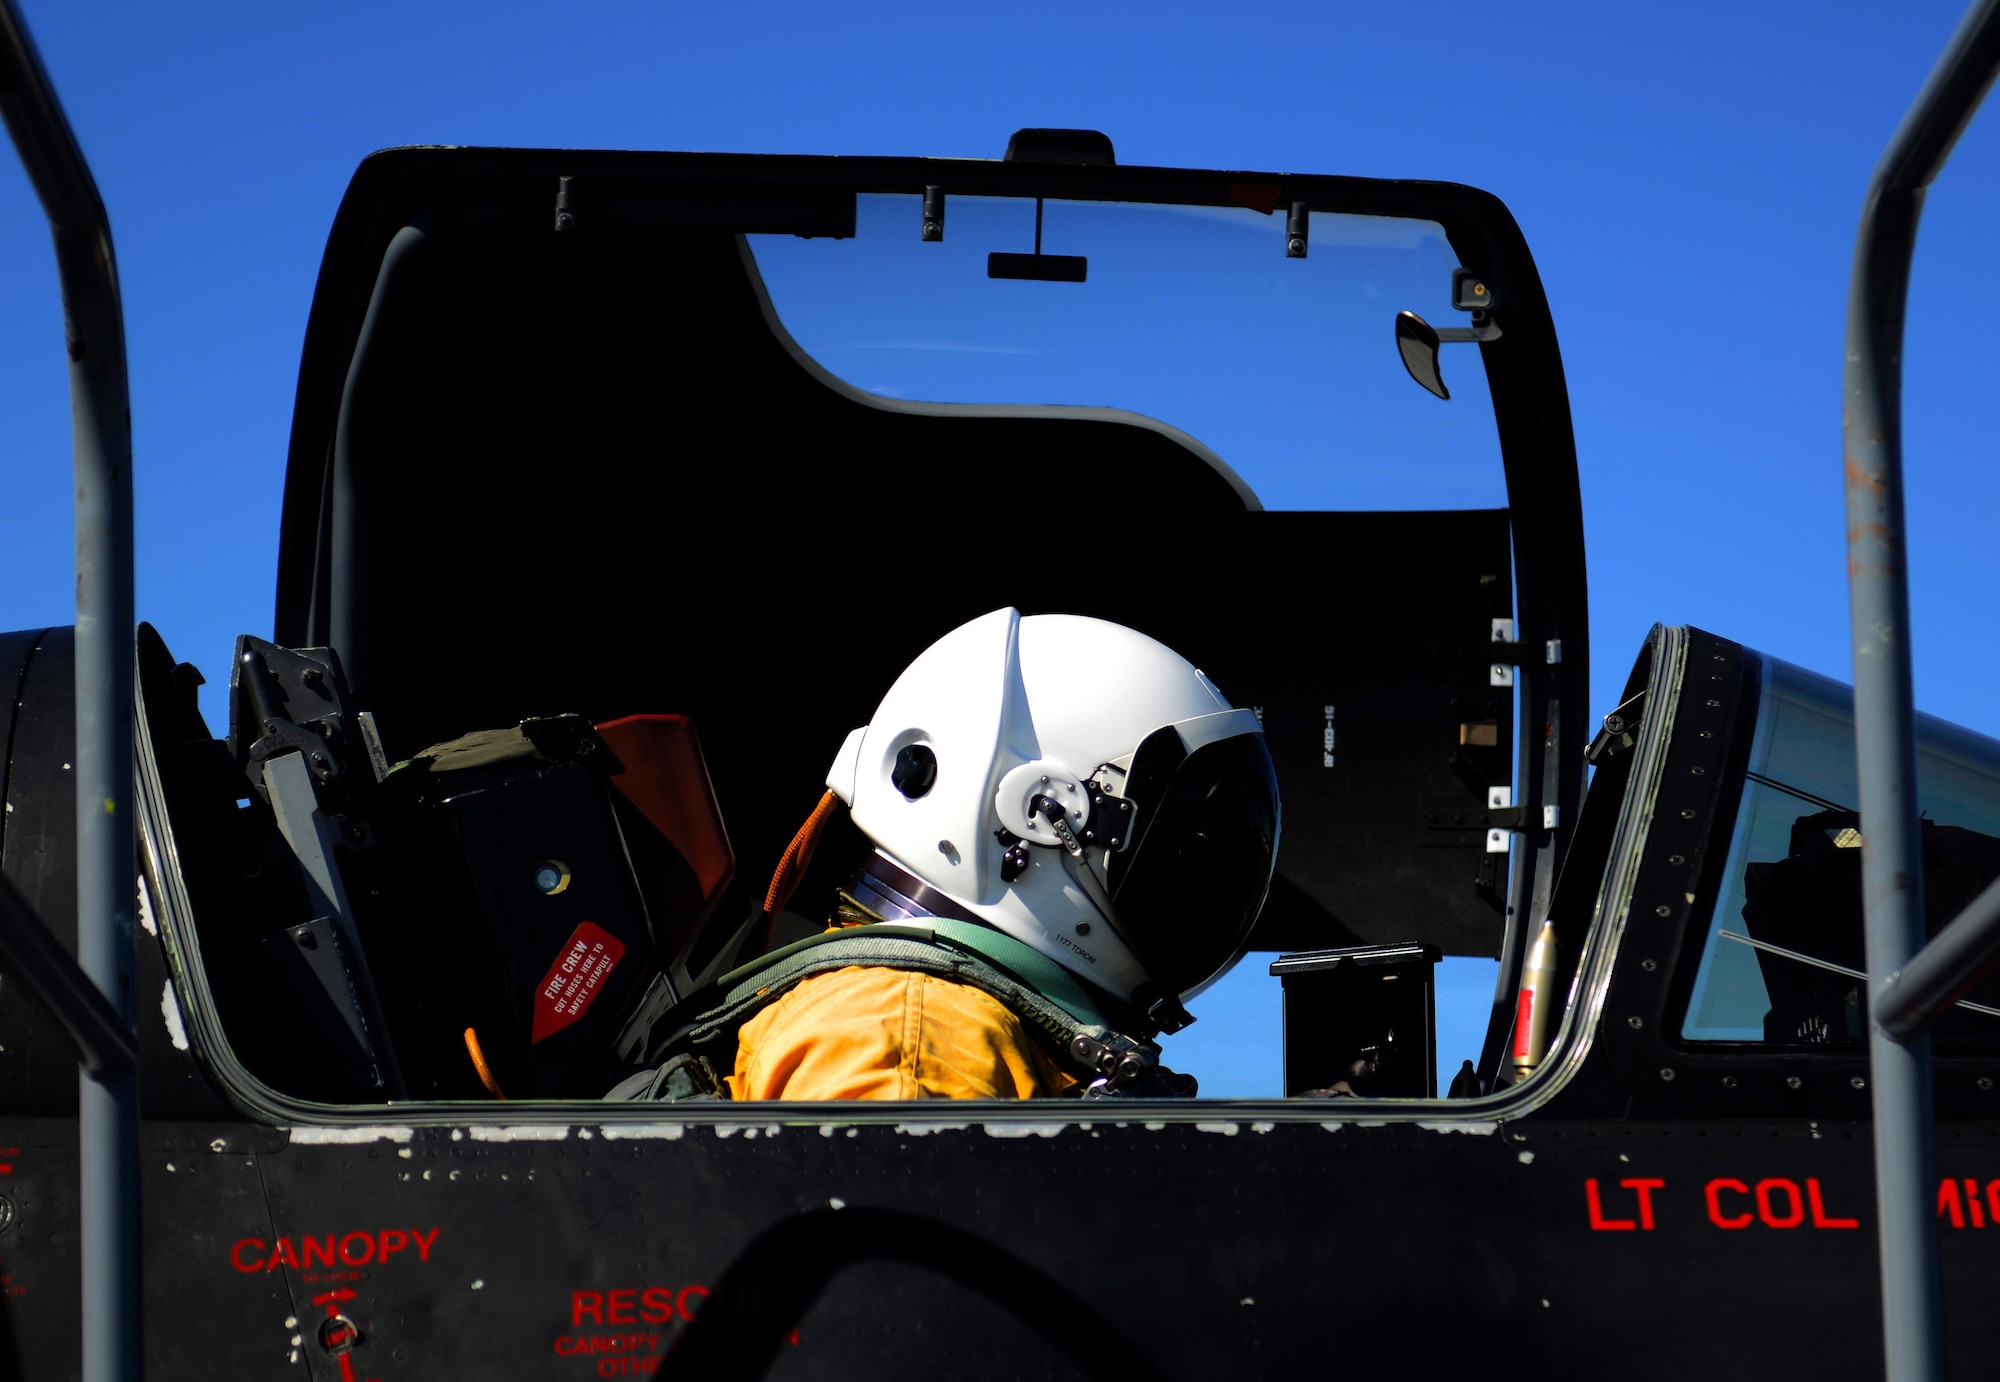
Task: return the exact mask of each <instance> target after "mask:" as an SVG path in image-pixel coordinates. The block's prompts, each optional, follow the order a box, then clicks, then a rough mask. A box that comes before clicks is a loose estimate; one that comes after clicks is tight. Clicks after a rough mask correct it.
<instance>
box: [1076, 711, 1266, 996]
mask: <svg viewBox="0 0 2000 1382" xmlns="http://www.w3.org/2000/svg"><path fill="white" fill-rule="evenodd" d="M1125 795H1126V796H1127V797H1128V798H1129V799H1130V800H1131V801H1132V802H1133V803H1134V804H1135V805H1136V806H1137V808H1138V838H1137V839H1136V840H1134V841H1133V843H1132V844H1131V846H1130V847H1129V848H1127V849H1124V850H1122V851H1120V852H1118V853H1116V854H1113V855H1111V856H1110V858H1109V861H1108V866H1107V880H1106V881H1107V882H1108V884H1109V887H1110V892H1111V901H1112V903H1113V904H1114V905H1115V906H1116V908H1117V910H1118V920H1119V929H1120V930H1121V931H1122V932H1123V934H1124V937H1125V943H1126V944H1127V945H1129V946H1131V947H1132V949H1133V951H1134V953H1136V954H1137V955H1138V957H1139V961H1140V963H1142V964H1144V965H1145V966H1146V971H1147V973H1148V975H1149V976H1150V977H1151V978H1152V979H1153V981H1154V982H1155V983H1157V984H1159V986H1160V987H1161V988H1162V989H1165V990H1166V991H1168V992H1170V993H1175V994H1186V993H1190V992H1192V991H1194V990H1196V989H1198V988H1200V987H1201V986H1202V985H1204V984H1206V983H1207V982H1208V981H1209V980H1210V979H1212V978H1214V977H1215V976H1216V975H1217V974H1219V973H1220V972H1221V971H1222V970H1223V969H1225V968H1227V967H1228V966H1229V965H1230V964H1232V963H1234V962H1235V960H1236V958H1237V957H1238V956H1239V955H1241V954H1242V953H1243V944H1244V942H1245V941H1246V940H1247V939H1248V938H1249V935H1250V927H1251V924H1252V923H1253V922H1255V921H1256V920H1257V913H1258V911H1259V910H1260V909H1261V908H1262V907H1263V905H1264V894H1265V892H1266V891H1267V890H1268V889H1269V888H1270V886H1271V868H1272V865H1273V864H1274V863H1275V862H1276V859H1277V854H1278V816H1279V812H1278V774H1277V770H1276V769H1275V768H1273V767H1272V765H1271V750H1270V747H1269V745H1267V744H1266V743H1265V742H1264V736H1263V735H1262V734H1255V733H1252V734H1237V735H1234V736H1232V737H1230V738H1227V739H1218V740H1216V741H1214V742H1212V743H1209V744H1204V745H1203V746H1202V747H1200V748H1198V749H1196V750H1195V751H1194V752H1192V753H1189V752H1188V750H1187V747H1186V745H1185V744H1184V743H1183V742H1182V739H1181V736H1180V732H1179V731H1178V730H1176V729H1175V728H1174V727H1173V726H1171V725H1169V726H1167V727H1165V728H1163V729H1158V730H1155V731H1154V732H1153V733H1151V734H1149V735H1147V736H1146V738H1145V740H1144V741H1143V742H1142V743H1141V744H1140V745H1139V748H1138V751H1137V752H1135V753H1134V754H1133V755H1132V767H1131V771H1130V772H1129V773H1128V774H1127V775H1126V779H1125Z"/></svg>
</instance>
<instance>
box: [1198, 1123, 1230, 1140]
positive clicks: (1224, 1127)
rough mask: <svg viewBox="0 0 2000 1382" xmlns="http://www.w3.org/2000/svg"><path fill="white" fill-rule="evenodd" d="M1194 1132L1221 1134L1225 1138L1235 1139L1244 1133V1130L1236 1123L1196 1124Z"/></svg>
mask: <svg viewBox="0 0 2000 1382" xmlns="http://www.w3.org/2000/svg"><path fill="white" fill-rule="evenodd" d="M1194 1130H1195V1131H1196V1132H1212V1133H1219V1134H1221V1135H1222V1136H1223V1137H1234V1136H1236V1134H1237V1133H1239V1132H1241V1131H1242V1128H1241V1127H1240V1126H1239V1125H1238V1124H1235V1123H1196V1124H1195V1125H1194Z"/></svg>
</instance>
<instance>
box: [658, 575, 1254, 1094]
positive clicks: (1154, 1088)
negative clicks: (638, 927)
mask: <svg viewBox="0 0 2000 1382" xmlns="http://www.w3.org/2000/svg"><path fill="white" fill-rule="evenodd" d="M827 786H828V788H829V792H828V797H827V799H826V801H825V802H823V803H822V809H821V810H820V811H816V812H815V813H814V817H813V820H812V821H809V822H808V825H807V827H806V829H805V830H802V831H801V832H800V838H799V839H797V840H795V841H794V842H793V847H792V849H791V850H790V851H788V852H787V859H786V863H785V864H783V865H781V866H780V869H779V878H778V879H777V880H774V883H773V887H772V896H771V897H770V898H767V901H766V909H767V910H768V911H771V912H772V913H773V914H774V915H775V913H776V911H777V910H778V909H780V908H781V907H782V905H783V896H784V893H785V892H786V891H787V883H786V879H787V877H788V874H789V876H790V877H796V875H797V874H798V873H799V872H802V871H803V863H804V861H805V859H807V858H809V857H810V853H811V849H812V845H813V843H814V841H815V838H816V834H817V830H818V828H819V826H820V825H821V824H822V823H823V822H824V820H825V818H826V816H827V815H828V813H829V811H830V810H831V809H834V808H835V807H836V806H837V804H838V803H845V804H846V805H847V806H848V808H849V809H850V810H851V811H852V813H853V820H854V823H855V824H856V826H858V827H859V829H860V830H861V832H862V833H863V834H864V835H865V836H866V837H867V839H868V840H869V842H870V844H871V846H872V849H871V851H870V852H869V854H868V855H867V856H866V857H865V858H864V860H863V861H862V862H861V864H860V866H859V868H858V869H857V870H856V871H855V873H854V874H853V876H852V877H851V878H850V879H849V881H848V883H847V885H846V886H845V887H844V888H842V889H841V890H840V893H839V898H838V902H837V905H836V908H835V911H834V917H833V925H832V926H830V927H829V929H828V930H827V932H826V933H824V934H822V935H821V936H818V937H815V938H812V939H809V940H806V941H802V942H799V943H798V944H796V945H792V946H787V947H784V948H782V949H780V950H778V951H775V952H773V953H772V954H770V955H767V956H765V957H763V958H762V959H761V960H759V961H756V962H753V963H752V964H751V965H748V966H745V967H744V968H742V969H739V970H738V971H736V973H735V974H734V975H732V976H728V977H727V978H726V979H725V981H724V982H723V984H722V986H721V988H720V989H719V990H718V991H717V992H716V993H714V994H713V995H711V996H710V997H709V999H708V1000H707V1003H706V1006H705V1007H704V1008H703V1010H702V1012H701V1014H700V1016H699V1017H698V1018H697V1019H696V1020H694V1021H692V1022H690V1023H685V1024H683V1025H682V1026H681V1028H680V1032H679V1035H678V1036H677V1037H676V1038H675V1039H674V1040H673V1041H671V1042H669V1043H668V1045H667V1047H666V1048H665V1049H664V1054H665V1055H667V1056H669V1057H670V1059H668V1060H666V1061H665V1062H664V1063H663V1064H662V1066H661V1067H660V1070H659V1073H658V1075H657V1076H656V1078H655V1079H654V1080H653V1081H652V1084H651V1086H650V1088H649V1090H648V1091H646V1092H643V1093H642V1092H640V1091H637V1090H633V1091H632V1092H631V1093H629V1094H628V1095H627V1097H652V1098H683V1097H703V1096H706V1097H722V1098H732V1099H738V1100H754V1099H922V1098H957V1099H996V1098H997V1099H1026V1098H1048V1097H1062V1096H1085V1097H1093V1098H1098V1097H1107V1096H1114V1095H1135V1096H1152V1097H1158V1096H1173V1095H1189V1094H1192V1093H1193V1092H1194V1081H1193V1080H1192V1079H1191V1078H1190V1077H1187V1076H1182V1075H1176V1074H1174V1073H1173V1072H1171V1071H1169V1070H1167V1069H1166V1068H1165V1067H1164V1066H1162V1065H1160V1063H1159V1054H1160V1051H1159V1046H1158V1045H1157V1043H1156V1042H1155V1041H1154V1040H1153V1038H1154V1037H1155V1036H1157V1035H1158V1034H1160V1033H1162V1032H1169V1033H1170V1032H1174V1031H1178V1030H1179V1029H1180V1028H1182V1027H1184V1026H1186V1025H1187V1024H1188V1023H1189V1022H1191V1021H1192V1020H1193V1019H1192V1018H1191V1017H1189V1015H1188V1013H1187V1011H1186V1009H1185V1007H1184V1006H1183V1004H1184V1003H1185V1001H1186V1000H1187V999H1189V998H1191V997H1192V996H1193V995H1194V994H1196V993H1198V992H1200V991H1201V990H1202V989H1203V988H1205V987H1207V986H1208V985H1209V984H1210V983H1212V982H1213V981H1214V980H1215V979H1216V978H1218V977H1219V976H1220V975H1221V974H1222V973H1223V972H1224V971H1225V970H1227V969H1228V968H1229V966H1230V965H1232V964H1234V963H1235V961H1236V960H1237V959H1238V958H1239V957H1240V956H1241V954H1242V952H1243V946H1244V942H1245V939H1246V937H1247V936H1248V935H1249V932H1250V927H1251V924H1252V923H1253V922H1254V921H1255V920H1256V918H1257V913H1258V910H1259V909H1260V908H1261V907H1262V905H1263V901H1264V895H1265V893H1266V891H1267V890H1268V888H1269V886H1270V880H1271V870H1272V865H1273V861H1274V859H1275V856H1276V852H1277V846H1278V828H1279V809H1278V788H1277V778H1276V775H1275V773H1274V771H1273V769H1272V765H1271V755H1270V750H1269V748H1268V746H1267V745H1266V743H1265V740H1264V734H1263V729H1262V726H1261V724H1260V723H1259V721H1258V719H1257V716H1256V715H1255V714H1254V713H1252V712H1251V711H1248V710H1235V709H1232V708H1231V707H1230V705H1229V702H1228V701H1227V700H1225V699H1224V698H1223V696H1222V693H1221V692H1220V691H1218V690H1217V689H1216V687H1215V686H1214V684H1213V683H1211V682H1210V681H1209V680H1208V678H1207V677H1205V676H1203V675H1202V673H1201V672H1200V671H1198V670H1197V669H1196V668H1195V667H1194V666H1193V665H1191V664H1190V663H1189V662H1188V661H1187V660H1186V659H1184V658H1182V657H1181V656H1179V655H1178V654H1177V653H1175V652H1174V651H1173V650H1171V649H1170V648H1167V647H1166V646H1164V645H1163V644H1161V643H1158V642H1156V641H1155V640H1153V639H1151V638H1148V637H1146V636H1145V635H1144V634H1141V633H1137V632H1135V631H1134V630H1132V629H1128V628H1124V627H1122V626H1120V625H1117V624H1111V623H1106V622H1104V621H1102V620H1098V619H1088V618H1082V617H1079V616H1073V615H1031V616H1029V617H1026V618H1023V617H1021V616H1020V615H1019V614H1018V613H1016V612H1015V611H1014V610H1011V609H1004V610H998V611H996V612H994V613H992V614H988V615H986V616H984V617H982V618H979V619H976V620H974V621H972V622H971V623H969V624H966V625H964V626H962V627H960V628H958V629H956V630H954V631H953V632H951V633H949V634H947V635H945V637H943V638H942V639H940V640H938V642H936V643H935V644H933V645H932V646H931V647H930V648H929V649H927V650H926V651H925V652H924V653H923V654H922V655H920V656H919V657H918V658H917V659H916V661H915V662H913V663H911V664H910V666H909V667H908V668H907V669H906V670H905V671H904V672H903V674H902V675H901V676H900V677H899V678H897V680H896V682H895V684H894V685H893V686H892V687H890V689H889V692H888V694H887V695H886V696H885V697H884V698H883V700H882V703H881V705H880V707H879V708H878V709H877V710H876V712H875V716H874V718H873V720H871V721H870V723H869V724H867V725H866V726H864V727H863V728H861V729H857V730H855V731H854V732H853V733H852V734H850V735H849V736H848V738H847V741H846V743H845V744H843V745H842V747H841V750H840V753H839V756H838V757H837V758H836V759H835V760H834V764H833V768H832V771H831V772H830V773H829V774H828V776H827ZM725 1072H726V1073H725Z"/></svg>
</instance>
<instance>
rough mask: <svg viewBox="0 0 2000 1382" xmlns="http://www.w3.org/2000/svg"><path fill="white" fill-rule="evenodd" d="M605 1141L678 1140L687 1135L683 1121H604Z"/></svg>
mask: <svg viewBox="0 0 2000 1382" xmlns="http://www.w3.org/2000/svg"><path fill="white" fill-rule="evenodd" d="M603 1133H604V1140H605V1141H607V1142H620V1141H632V1142H678V1141H680V1140H681V1139H682V1138H683V1137H686V1136H687V1125H686V1124H684V1123H606V1124H605V1125H604V1128H603Z"/></svg>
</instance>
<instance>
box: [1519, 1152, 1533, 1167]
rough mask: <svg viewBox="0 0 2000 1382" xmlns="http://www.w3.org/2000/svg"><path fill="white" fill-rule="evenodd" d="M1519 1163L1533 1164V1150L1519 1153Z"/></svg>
mask: <svg viewBox="0 0 2000 1382" xmlns="http://www.w3.org/2000/svg"><path fill="white" fill-rule="evenodd" d="M1521 1164H1522V1165H1523V1166H1533V1165H1534V1164H1535V1154H1534V1153H1533V1152H1523V1153H1521Z"/></svg>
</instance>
